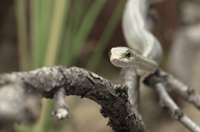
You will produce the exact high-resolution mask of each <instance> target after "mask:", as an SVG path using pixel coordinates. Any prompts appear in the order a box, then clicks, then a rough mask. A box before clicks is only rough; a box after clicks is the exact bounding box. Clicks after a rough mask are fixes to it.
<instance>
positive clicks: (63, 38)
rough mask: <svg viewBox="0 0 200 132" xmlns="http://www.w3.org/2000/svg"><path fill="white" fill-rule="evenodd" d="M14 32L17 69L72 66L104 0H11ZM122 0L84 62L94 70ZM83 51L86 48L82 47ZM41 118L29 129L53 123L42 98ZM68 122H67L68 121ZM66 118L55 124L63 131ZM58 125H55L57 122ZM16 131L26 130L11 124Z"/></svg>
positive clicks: (43, 129) (45, 129) (44, 129)
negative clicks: (13, 8) (15, 28)
mask: <svg viewBox="0 0 200 132" xmlns="http://www.w3.org/2000/svg"><path fill="white" fill-rule="evenodd" d="M14 2H15V12H16V22H17V35H18V43H19V54H20V68H21V70H25V71H27V70H30V69H35V68H38V67H42V66H51V65H55V64H62V65H64V66H72V65H75V64H76V62H77V59H78V58H79V57H80V53H81V50H83V47H84V45H85V44H86V43H87V39H88V36H89V34H90V33H91V30H92V28H93V26H94V24H95V22H96V20H97V18H98V16H99V14H100V13H101V11H102V9H103V7H104V6H105V4H106V2H108V1H107V0H15V1H14ZM125 2H126V1H122V0H119V1H118V4H117V6H116V7H115V9H114V11H113V13H112V15H111V17H110V18H109V20H108V23H107V24H106V26H105V29H104V31H103V33H102V35H101V36H100V39H99V40H98V41H97V44H96V45H95V50H94V52H93V54H92V55H91V58H90V59H89V61H88V64H87V68H88V69H89V70H93V71H94V70H95V68H96V66H97V65H98V63H99V61H100V59H101V58H102V55H103V52H104V50H105V48H106V46H107V44H108V42H109V40H110V39H111V37H112V34H113V33H114V30H115V29H116V26H117V24H118V23H119V20H120V18H121V14H122V10H123V7H124V4H125ZM84 50H87V49H84ZM77 104H78V101H77V98H76V99H74V101H72V102H71V106H70V113H72V112H73V108H76V105H77ZM42 105H43V109H42V114H41V116H42V117H41V118H40V120H39V121H38V122H36V123H35V124H34V125H33V126H32V127H31V128H29V131H33V132H34V131H37V132H49V131H52V130H53V129H54V128H53V127H54V126H55V119H54V118H52V117H51V116H50V112H51V111H53V103H52V101H50V102H49V101H47V100H43V102H42ZM68 122H69V121H68ZM66 123H67V121H63V122H62V123H60V124H59V126H56V128H59V129H56V131H63V130H65V128H66V126H67V125H66ZM57 125H58V124H57ZM15 130H16V131H27V128H24V127H23V126H21V127H20V126H17V125H15Z"/></svg>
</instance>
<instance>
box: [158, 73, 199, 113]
mask: <svg viewBox="0 0 200 132" xmlns="http://www.w3.org/2000/svg"><path fill="white" fill-rule="evenodd" d="M159 76H160V78H161V79H162V80H163V82H164V84H165V86H166V88H167V90H168V91H171V92H173V93H175V94H177V95H178V96H179V97H180V98H182V99H183V100H185V101H188V102H189V103H192V104H193V105H194V106H196V107H197V108H198V109H199V110H200V95H199V94H198V93H197V92H196V91H195V90H194V89H193V88H191V87H189V86H187V85H185V84H184V83H182V82H181V81H179V80H178V79H177V78H175V77H174V76H172V75H170V74H168V73H166V72H164V71H161V70H160V73H159Z"/></svg>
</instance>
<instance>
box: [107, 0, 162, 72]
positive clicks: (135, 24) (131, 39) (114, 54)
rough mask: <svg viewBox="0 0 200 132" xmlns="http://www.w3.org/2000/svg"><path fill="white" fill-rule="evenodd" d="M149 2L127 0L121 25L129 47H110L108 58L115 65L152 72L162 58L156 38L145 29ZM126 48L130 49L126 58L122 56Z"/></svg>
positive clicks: (145, 0) (147, 0)
mask: <svg viewBox="0 0 200 132" xmlns="http://www.w3.org/2000/svg"><path fill="white" fill-rule="evenodd" d="M157 1H158V0H157ZM150 2H152V1H149V0H127V3H126V6H125V10H124V14H123V22H122V27H123V32H124V36H125V39H126V42H127V44H128V46H129V47H130V49H129V48H126V47H115V48H112V49H111V56H110V60H111V63H112V64H114V65H115V66H117V67H131V66H133V67H136V68H138V69H140V70H142V71H145V72H147V73H153V72H155V70H156V69H157V67H158V64H159V63H160V60H161V58H162V48H161V46H160V43H159V42H158V40H157V39H156V38H155V37H154V36H153V35H152V33H150V32H149V31H148V30H147V28H148V27H147V22H146V21H147V20H146V18H147V10H148V8H149V4H150ZM153 2H155V0H154V1H153ZM127 50H130V51H131V53H130V54H131V57H130V58H128V60H127V59H125V58H124V56H125V54H127V53H126V52H127Z"/></svg>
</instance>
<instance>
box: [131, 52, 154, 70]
mask: <svg viewBox="0 0 200 132" xmlns="http://www.w3.org/2000/svg"><path fill="white" fill-rule="evenodd" d="M135 55H137V57H135V59H132V60H131V62H130V63H131V64H132V65H133V67H135V68H137V69H140V70H142V71H144V72H147V73H154V72H155V71H156V70H157V68H158V64H157V63H156V62H155V61H154V60H150V59H148V58H146V57H143V56H142V55H140V54H135Z"/></svg>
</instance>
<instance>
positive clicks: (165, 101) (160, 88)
mask: <svg viewBox="0 0 200 132" xmlns="http://www.w3.org/2000/svg"><path fill="white" fill-rule="evenodd" d="M155 89H156V91H157V93H158V95H159V98H160V104H161V106H162V107H165V108H167V109H168V111H169V112H170V114H171V117H172V118H174V119H177V120H179V121H180V122H181V123H182V124H183V125H184V126H185V127H187V128H188V129H189V130H190V131H192V132H200V128H199V127H198V126H197V125H196V124H195V123H194V122H193V121H192V120H190V118H188V117H187V116H186V115H185V114H184V113H183V111H182V110H181V109H180V108H179V107H178V106H177V105H176V104H175V102H174V101H173V100H172V99H171V97H170V96H169V95H168V93H167V91H166V90H165V87H164V85H163V84H162V83H156V85H155Z"/></svg>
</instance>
